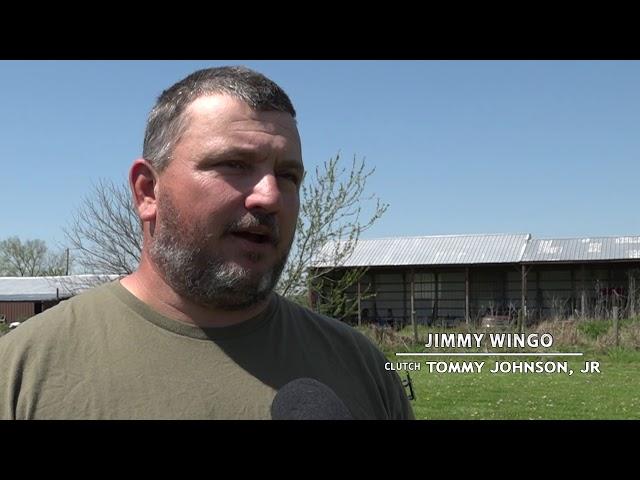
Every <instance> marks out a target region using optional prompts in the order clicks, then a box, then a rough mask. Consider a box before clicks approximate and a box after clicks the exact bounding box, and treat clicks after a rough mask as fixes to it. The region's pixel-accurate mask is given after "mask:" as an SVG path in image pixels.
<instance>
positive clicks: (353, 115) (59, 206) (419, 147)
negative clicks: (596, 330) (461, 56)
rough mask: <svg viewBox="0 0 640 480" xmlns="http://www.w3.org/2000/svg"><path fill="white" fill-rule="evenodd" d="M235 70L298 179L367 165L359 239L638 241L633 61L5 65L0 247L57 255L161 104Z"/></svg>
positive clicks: (0, 70) (639, 154)
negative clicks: (94, 192) (296, 133)
mask: <svg viewBox="0 0 640 480" xmlns="http://www.w3.org/2000/svg"><path fill="white" fill-rule="evenodd" d="M233 64H243V65H247V66H249V67H251V68H255V69H257V70H259V71H261V72H262V73H264V74H266V75H267V76H269V77H271V78H272V79H273V80H275V81H276V82H277V83H279V84H280V85H281V86H282V87H283V88H284V89H285V90H286V91H287V92H288V94H289V96H290V97H291V99H292V101H293V103H294V105H295V107H296V110H297V112H298V124H299V128H300V133H301V136H302V142H303V143H302V144H303V155H304V159H305V164H306V167H307V169H309V170H312V169H313V168H314V167H315V165H317V164H320V163H322V162H323V161H324V160H326V159H328V158H329V157H330V156H333V155H335V154H336V153H337V152H338V151H340V152H341V154H342V156H343V157H344V158H345V159H350V158H351V157H353V155H357V156H358V157H363V156H364V157H365V158H366V161H367V164H368V165H369V166H371V167H375V168H376V173H375V174H374V176H373V177H372V178H371V179H370V182H369V184H368V191H369V192H370V193H376V194H377V195H378V196H380V197H381V198H382V200H384V201H385V202H387V203H389V204H390V206H389V209H388V211H387V213H386V214H385V216H384V217H383V218H382V219H381V220H380V221H379V222H378V223H377V224H376V225H375V226H374V227H373V228H372V229H371V230H369V231H368V232H367V233H366V234H365V237H364V238H377V237H388V236H396V235H399V236H400V235H401V236H405V235H443V234H462V233H532V234H533V235H534V236H535V237H572V236H606V235H623V234H624V235H638V234H640V214H639V209H638V197H639V196H638V193H637V183H638V180H639V178H640V62H638V61H246V60H237V61H227V60H225V61H216V60H211V61H0V132H2V133H1V134H0V165H1V169H0V195H1V198H2V200H1V201H0V239H2V238H6V237H8V236H11V235H18V236H20V237H21V238H23V239H27V238H41V239H43V240H45V241H47V243H49V244H50V245H52V246H53V245H57V244H62V243H64V235H63V232H62V227H63V226H65V225H67V224H68V223H69V222H70V220H71V218H72V214H73V212H74V210H75V209H76V208H77V206H78V205H79V204H80V203H81V200H82V198H83V197H84V196H85V195H88V194H89V193H90V192H91V186H92V182H95V181H97V180H98V179H100V178H110V179H113V180H115V181H121V180H124V179H125V178H126V175H127V170H128V168H129V165H130V164H131V162H132V161H133V160H134V159H135V158H137V157H138V156H139V155H140V154H141V150H142V138H143V134H144V128H145V120H146V116H147V114H148V112H149V110H150V109H151V107H152V105H153V103H154V101H155V99H156V98H157V96H158V95H159V94H160V92H161V91H162V90H163V89H164V88H166V87H168V86H169V85H171V84H172V83H174V82H175V81H177V80H179V79H181V78H182V77H184V76H186V75H187V74H189V73H191V72H192V71H194V70H196V69H199V68H204V67H208V66H215V65H233Z"/></svg>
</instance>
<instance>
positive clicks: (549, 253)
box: [522, 236, 640, 262]
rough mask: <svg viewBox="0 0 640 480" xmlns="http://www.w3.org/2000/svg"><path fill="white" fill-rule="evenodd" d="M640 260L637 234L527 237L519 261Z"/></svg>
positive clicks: (639, 243)
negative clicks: (527, 241) (528, 240)
mask: <svg viewBox="0 0 640 480" xmlns="http://www.w3.org/2000/svg"><path fill="white" fill-rule="evenodd" d="M630 259H640V237H633V236H631V237H584V238H547V239H537V240H531V241H530V242H529V244H528V245H527V248H526V249H525V252H524V255H523V257H522V261H523V262H562V261H565V262H566V261H585V260H587V261H588V260H630Z"/></svg>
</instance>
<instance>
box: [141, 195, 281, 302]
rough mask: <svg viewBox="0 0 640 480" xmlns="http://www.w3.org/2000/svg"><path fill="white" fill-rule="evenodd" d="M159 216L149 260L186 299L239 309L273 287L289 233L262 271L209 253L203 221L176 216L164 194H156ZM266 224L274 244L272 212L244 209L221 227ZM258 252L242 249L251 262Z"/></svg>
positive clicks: (209, 235)
mask: <svg viewBox="0 0 640 480" xmlns="http://www.w3.org/2000/svg"><path fill="white" fill-rule="evenodd" d="M158 212H159V213H160V215H159V218H160V219H162V221H158V222H157V223H156V227H155V235H154V238H153V240H152V243H151V246H150V248H149V255H150V257H151V259H152V261H153V262H154V263H155V264H156V265H157V267H158V268H159V269H160V270H161V272H162V274H163V276H164V279H165V281H166V282H167V283H168V284H169V286H171V288H172V289H173V290H174V291H175V292H176V293H178V294H179V295H181V296H182V297H184V298H187V299H188V300H190V301H191V302H193V303H195V304H197V305H201V306H204V307H208V308H216V309H221V310H242V309H245V308H248V307H251V306H253V305H256V304H257V303H259V302H261V301H263V300H265V299H266V298H267V297H268V296H269V294H270V293H271V292H272V291H273V289H274V288H275V285H276V283H277V282H278V280H279V279H280V275H281V273H282V270H283V269H284V266H285V264H286V262H287V257H288V255H289V251H290V249H291V244H292V242H293V238H292V239H291V241H290V242H289V245H288V246H287V248H286V250H285V251H284V253H283V254H282V255H281V257H279V258H278V259H277V260H276V262H275V264H274V266H273V267H271V268H270V269H268V270H267V271H265V272H264V273H262V274H258V273H256V272H255V271H252V270H251V269H247V268H244V267H242V266H241V265H238V264H237V263H233V262H232V261H228V260H225V259H224V258H222V257H220V256H219V255H216V254H215V253H213V252H212V250H211V246H210V240H211V239H212V238H213V237H214V234H213V233H208V232H209V231H210V229H208V228H206V225H203V224H198V223H190V222H185V221H182V220H181V217H180V212H179V211H178V209H177V208H176V206H175V204H174V203H173V202H172V200H171V199H170V197H169V196H168V195H160V196H159V197H158ZM256 226H267V227H269V228H270V230H271V232H272V236H271V238H272V243H273V244H274V246H275V245H276V244H277V243H278V239H279V232H278V226H277V223H276V222H275V217H274V216H273V215H268V214H263V213H260V212H254V213H251V212H249V213H247V214H246V215H245V216H243V217H242V218H241V219H239V220H237V221H235V222H231V223H229V224H228V225H226V226H225V229H224V232H223V235H226V234H228V233H230V232H233V231H235V230H238V229H241V228H250V227H256ZM261 256H262V255H260V254H248V258H250V259H251V260H252V261H258V260H260V259H261Z"/></svg>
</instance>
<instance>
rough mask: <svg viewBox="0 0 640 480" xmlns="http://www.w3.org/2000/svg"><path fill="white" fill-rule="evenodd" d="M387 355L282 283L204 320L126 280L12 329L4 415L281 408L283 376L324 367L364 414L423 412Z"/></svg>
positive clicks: (3, 359)
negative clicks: (247, 309)
mask: <svg viewBox="0 0 640 480" xmlns="http://www.w3.org/2000/svg"><path fill="white" fill-rule="evenodd" d="M386 361H387V360H386V359H385V357H384V355H383V354H382V353H381V352H380V351H379V350H378V349H377V348H376V347H375V346H374V345H373V343H372V342H371V341H369V340H368V339H367V338H366V337H364V336H363V335H362V334H360V333H359V332H357V331H355V330H354V329H352V328H351V327H349V326H347V325H345V324H343V323H341V322H339V321H337V320H335V319H331V318H328V317H325V316H321V315H318V314H316V313H313V312H311V311H309V310H307V309H305V308H302V307H300V306H298V305H296V304H294V303H292V302H289V301H287V300H286V299H284V298H282V297H280V296H278V295H276V294H273V295H272V296H271V299H270V302H269V304H268V307H267V308H266V309H265V310H264V311H263V312H262V313H260V314H259V315H257V316H256V317H253V318H251V319H249V320H247V321H245V322H243V323H241V324H237V325H233V326H229V327H222V328H201V327H196V326H193V325H188V324H186V323H183V322H179V321H176V320H172V319H170V318H167V317H165V316H163V315H161V314H159V313H158V312H156V311H154V310H152V309H151V308H150V307H149V306H148V305H146V304H145V303H143V302H142V301H140V300H139V299H138V298H137V297H135V296H134V295H133V294H131V293H130V292H129V291H128V290H127V289H125V288H124V287H123V286H122V285H121V284H120V282H119V281H115V282H112V283H109V284H106V285H103V286H100V287H97V288H94V289H92V290H90V291H88V292H85V293H83V294H81V295H78V296H76V297H73V298H71V299H69V300H66V301H64V302H62V303H60V304H59V305H57V306H56V307H53V308H51V309H49V310H46V311H45V312H43V313H41V314H39V315H37V316H35V317H33V318H31V319H29V320H28V321H26V322H25V323H24V324H23V325H21V326H20V327H18V328H17V329H15V330H13V331H11V332H9V333H7V334H6V335H4V336H3V337H2V338H0V418H5V419H14V418H15V419H270V418H271V412H270V409H271V404H272V402H273V398H274V396H275V395H276V393H277V391H278V390H279V389H280V387H282V386H283V385H285V384H287V383H288V382H291V381H292V380H295V379H298V378H313V379H315V380H317V381H319V382H321V383H323V384H325V385H327V386H328V387H330V388H331V389H332V390H333V391H334V392H335V393H336V394H337V396H338V397H339V398H340V399H341V400H342V402H343V403H344V404H345V406H346V407H347V408H348V410H349V411H350V413H351V415H352V416H353V418H355V419H412V418H414V417H413V412H412V410H411V406H410V404H409V402H408V400H407V397H406V394H405V392H404V388H403V386H402V384H401V381H400V379H399V377H398V375H397V374H396V373H395V372H393V371H387V370H385V368H384V364H385V362H386Z"/></svg>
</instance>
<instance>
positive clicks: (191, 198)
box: [0, 67, 413, 419]
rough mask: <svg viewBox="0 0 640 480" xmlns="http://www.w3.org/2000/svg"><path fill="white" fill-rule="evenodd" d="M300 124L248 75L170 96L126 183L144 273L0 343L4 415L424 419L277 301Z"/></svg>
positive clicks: (221, 76) (217, 76)
mask: <svg viewBox="0 0 640 480" xmlns="http://www.w3.org/2000/svg"><path fill="white" fill-rule="evenodd" d="M295 115H296V112H295V110H294V108H293V106H292V104H291V102H290V100H289V98H288V96H287V95H286V93H285V92H284V91H282V90H281V89H280V87H278V86H277V85H276V84H275V83H273V82H272V81H271V80H269V79H267V78H266V77H264V76H263V75H261V74H259V73H257V72H254V71H251V70H249V69H246V68H241V67H223V68H212V69H206V70H201V71H198V72H195V73H193V74H191V75H189V76H188V77H186V78H185V79H183V80H182V81H180V82H178V83H177V84H175V85H174V86H172V87H171V88H169V89H168V90H166V91H165V92H163V93H162V95H161V96H160V97H159V99H158V102H157V104H156V105H155V107H154V108H153V110H152V111H151V113H150V115H149V119H148V124H147V130H146V134H145V140H144V149H143V158H141V159H138V160H136V161H135V162H134V163H133V165H132V167H131V169H130V175H129V180H130V185H131V190H132V193H133V198H134V201H135V205H136V208H137V212H138V214H139V217H140V220H141V223H142V225H143V245H144V247H143V252H142V257H141V260H140V265H139V268H138V270H137V271H136V272H135V273H133V274H131V275H129V276H127V277H125V278H123V279H121V280H120V281H116V282H113V283H110V284H107V285H103V286H101V287H98V288H95V289H93V290H91V291H89V292H87V293H84V294H82V295H79V296H77V297H74V298H72V299H70V300H68V301H65V302H63V303H61V304H60V305H58V306H57V307H55V308H52V309H50V310H47V311H46V312H44V313H42V314H40V315H38V316H36V317H34V318H32V319H30V320H29V321H28V322H26V323H25V324H24V325H22V326H21V327H20V328H19V329H17V330H15V331H13V332H11V333H9V334H7V335H5V336H4V337H3V338H2V339H0V365H2V370H1V373H0V416H2V417H4V418H27V419H32V418H33V419H35V418H74V419H76V418H81V419H85V418H87V419H112V418H126V419H129V418H130V419H137V418H146V419H163V418H165V419H178V418H184V419H269V418H355V419H406V418H413V413H412V411H411V407H410V405H409V403H408V401H407V398H406V395H405V393H404V390H403V387H402V384H401V382H400V380H399V378H398V376H397V375H396V374H395V372H388V371H386V370H385V369H384V363H385V361H386V360H385V358H384V356H383V355H382V354H381V353H380V352H379V351H378V350H377V349H376V348H375V346H374V345H373V344H372V343H371V342H369V341H368V340H367V339H366V338H364V337H363V336H362V335H360V334H358V333H357V332H356V331H354V330H352V329H351V328H350V327H348V326H346V325H344V324H342V323H341V322H338V321H336V320H334V319H330V318H326V317H324V316H320V315H317V314H315V313H313V312H311V311H309V310H307V309H304V308H302V307H300V306H298V305H296V304H294V303H291V302H289V301H287V300H285V299H284V298H281V297H279V296H278V295H276V294H275V293H273V289H274V286H275V284H276V282H277V281H278V278H279V276H280V273H281V271H282V269H283V267H284V265H285V262H286V259H287V255H288V253H289V249H290V248H291V244H292V242H293V238H294V231H295V226H296V221H297V218H298V210H299V190H300V184H301V182H302V179H303V174H304V168H303V163H302V151H301V144H300V138H299V136H298V130H297V126H296V121H295ZM301 379H302V380H301ZM279 392H280V393H279ZM276 407H277V408H276ZM274 412H275V413H274Z"/></svg>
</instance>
